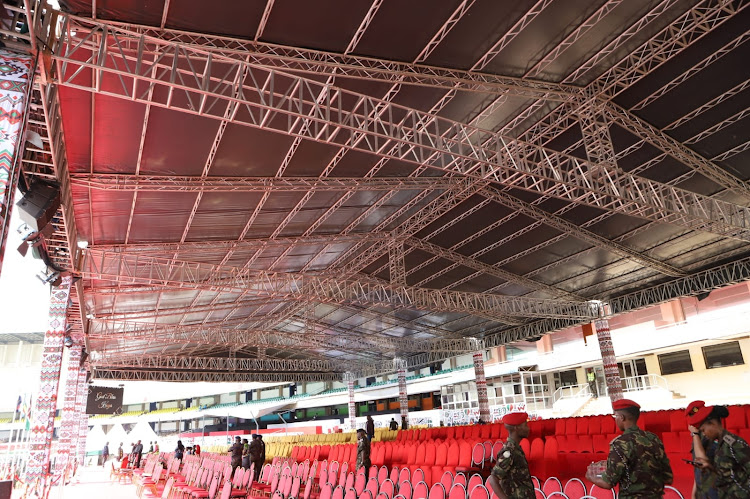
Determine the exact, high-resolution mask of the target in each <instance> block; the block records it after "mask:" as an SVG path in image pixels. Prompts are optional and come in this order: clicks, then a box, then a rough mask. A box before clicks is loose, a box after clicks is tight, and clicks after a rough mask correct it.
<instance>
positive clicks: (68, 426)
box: [55, 343, 82, 475]
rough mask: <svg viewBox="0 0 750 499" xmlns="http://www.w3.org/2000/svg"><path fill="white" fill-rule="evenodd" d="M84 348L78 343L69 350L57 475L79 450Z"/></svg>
mask: <svg viewBox="0 0 750 499" xmlns="http://www.w3.org/2000/svg"><path fill="white" fill-rule="evenodd" d="M81 351H82V346H81V344H80V343H76V344H75V345H73V346H72V347H70V348H69V349H68V375H67V380H66V381H65V391H64V399H63V408H62V411H61V413H62V421H61V422H60V430H59V437H60V438H59V440H58V445H57V460H56V462H55V474H56V475H63V474H64V473H65V470H66V468H67V467H68V464H72V463H73V459H75V456H76V454H77V451H78V449H77V448H76V444H77V443H78V430H79V425H78V412H77V411H76V402H77V397H78V378H79V374H80V372H81V367H80V366H81Z"/></svg>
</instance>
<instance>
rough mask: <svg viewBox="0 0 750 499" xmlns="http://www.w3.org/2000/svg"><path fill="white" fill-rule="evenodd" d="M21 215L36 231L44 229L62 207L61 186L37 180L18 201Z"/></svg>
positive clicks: (17, 204)
mask: <svg viewBox="0 0 750 499" xmlns="http://www.w3.org/2000/svg"><path fill="white" fill-rule="evenodd" d="M16 206H18V208H19V209H20V211H19V216H20V217H21V220H23V221H24V222H25V223H26V224H27V225H28V226H29V227H30V228H31V229H32V230H33V231H34V232H39V231H40V230H42V229H44V228H45V227H46V226H47V225H48V224H49V223H50V221H51V220H52V218H53V217H54V216H55V213H57V209H58V208H59V207H60V187H59V186H58V185H57V184H55V183H52V182H47V181H44V180H36V181H35V182H34V183H32V184H31V185H30V186H29V189H28V191H27V192H26V193H25V194H24V195H23V197H22V198H21V200H20V201H19V202H18V203H16Z"/></svg>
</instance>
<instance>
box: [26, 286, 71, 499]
mask: <svg viewBox="0 0 750 499" xmlns="http://www.w3.org/2000/svg"><path fill="white" fill-rule="evenodd" d="M70 284H71V278H70V276H66V277H63V280H62V283H60V285H59V286H52V289H51V293H50V308H49V329H48V330H47V333H46V334H45V335H44V345H43V350H42V368H41V374H40V386H39V391H38V395H37V398H36V407H35V409H34V414H33V416H34V419H33V424H32V427H31V432H32V435H31V445H30V449H29V464H28V466H27V467H26V482H27V483H29V484H32V485H33V484H35V483H40V484H41V487H39V488H38V489H37V490H40V489H41V490H42V491H43V492H44V494H43V495H42V497H46V492H47V488H48V486H49V482H50V480H49V479H50V449H51V448H52V433H53V431H54V424H55V409H56V408H57V389H58V385H59V384H60V368H61V366H62V350H63V340H64V337H65V326H66V322H67V321H66V319H67V311H68V301H69V299H70Z"/></svg>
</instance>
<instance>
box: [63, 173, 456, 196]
mask: <svg viewBox="0 0 750 499" xmlns="http://www.w3.org/2000/svg"><path fill="white" fill-rule="evenodd" d="M71 182H72V184H73V185H79V186H84V187H90V188H92V189H100V190H108V191H154V192H305V193H307V192H342V191H351V192H355V191H402V190H437V189H452V188H455V187H457V186H458V185H459V181H457V180H455V179H451V178H449V177H372V178H342V177H324V178H317V177H202V176H200V177H187V176H173V175H172V176H167V175H164V176H158V175H122V174H103V173H95V174H89V173H74V174H72V175H71Z"/></svg>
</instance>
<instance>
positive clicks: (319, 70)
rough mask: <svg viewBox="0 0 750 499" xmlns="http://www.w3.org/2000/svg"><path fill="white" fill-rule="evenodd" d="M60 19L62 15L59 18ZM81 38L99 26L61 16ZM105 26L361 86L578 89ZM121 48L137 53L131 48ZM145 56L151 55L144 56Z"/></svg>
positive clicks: (563, 97) (547, 93) (529, 91)
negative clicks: (369, 83)
mask: <svg viewBox="0 0 750 499" xmlns="http://www.w3.org/2000/svg"><path fill="white" fill-rule="evenodd" d="M61 15H62V16H65V14H61ZM66 18H67V19H69V20H70V21H71V23H72V25H75V26H76V30H80V31H81V32H82V33H86V32H89V31H91V30H95V29H96V27H97V26H101V25H102V24H103V23H102V22H97V21H93V20H91V19H87V18H83V17H78V16H72V15H71V16H66ZM106 24H107V25H109V26H112V27H113V28H117V29H119V30H126V31H129V32H131V33H133V34H134V35H137V36H141V35H142V36H145V37H147V38H149V39H153V40H159V41H160V42H162V43H178V44H180V45H184V46H186V47H193V48H196V49H200V50H202V51H205V52H206V54H208V53H211V54H213V55H215V56H222V57H226V58H228V59H241V60H247V61H248V62H249V63H250V64H252V65H256V66H264V67H269V68H274V69H280V70H286V71H293V72H295V73H296V72H299V73H305V74H311V75H313V74H314V75H324V76H334V77H337V78H339V77H341V78H355V79H364V80H379V81H387V82H391V83H394V84H408V85H418V86H425V87H434V88H452V87H456V86H458V87H459V88H460V89H461V90H464V91H467V92H482V93H490V94H500V95H514V96H518V97H526V98H543V99H546V100H554V101H571V100H574V99H575V98H576V97H578V96H579V95H580V92H581V88H580V87H577V86H574V85H565V84H558V83H551V82H545V81H540V80H530V79H524V78H513V77H509V76H502V75H497V74H490V73H482V72H479V71H464V70H460V69H452V68H442V67H437V66H427V65H424V64H412V63H407V62H398V61H389V60H384V59H375V58H371V57H361V56H357V55H353V54H337V53H333V52H322V51H316V50H310V49H305V48H300V47H289V46H284V45H274V44H268V43H261V42H251V41H248V40H243V39H239V38H230V37H221V36H214V35H209V34H204V33H193V32H185V31H176V30H169V29H159V28H155V27H151V26H141V25H135V24H126V23H119V22H116V21H106ZM122 47H123V48H125V49H128V50H137V46H136V45H133V44H132V43H125V44H123V45H122ZM144 54H151V52H144Z"/></svg>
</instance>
